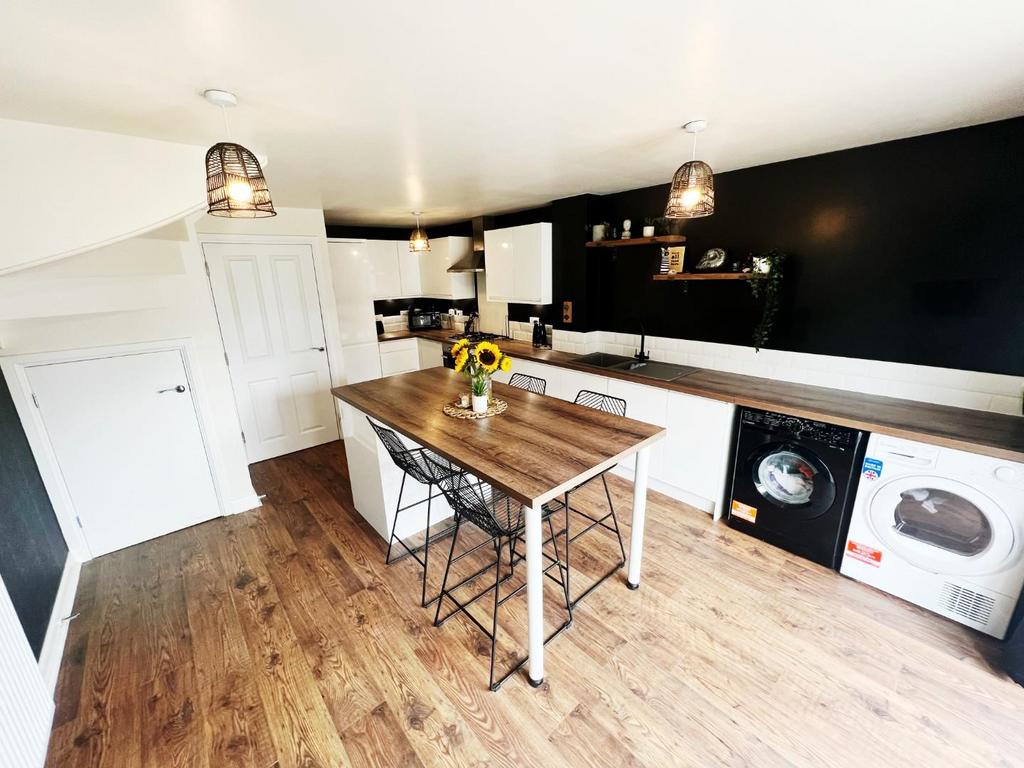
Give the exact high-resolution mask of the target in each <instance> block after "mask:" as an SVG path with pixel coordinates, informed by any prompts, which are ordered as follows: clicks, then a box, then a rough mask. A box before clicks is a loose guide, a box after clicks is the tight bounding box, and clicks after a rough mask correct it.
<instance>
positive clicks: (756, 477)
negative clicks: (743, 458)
mask: <svg viewBox="0 0 1024 768" xmlns="http://www.w3.org/2000/svg"><path fill="white" fill-rule="evenodd" d="M747 467H748V470H749V472H750V476H751V479H752V480H753V483H754V488H755V489H756V490H757V492H758V493H759V494H761V496H762V498H764V499H765V500H767V501H768V502H769V503H770V504H771V505H772V506H773V507H775V508H776V509H778V510H782V511H783V513H785V514H787V515H788V516H790V517H792V518H793V519H805V520H806V519H810V518H814V517H818V516H820V515H823V514H825V512H827V511H828V510H829V508H830V507H831V506H832V502H834V501H835V498H836V482H835V479H834V478H833V477H832V472H831V471H830V470H829V468H828V465H827V464H826V463H825V462H824V461H823V460H822V459H821V457H820V456H818V455H817V454H816V453H815V452H814V451H812V450H811V449H810V448H808V447H807V446H804V445H800V444H798V443H793V442H789V441H786V442H775V443H769V444H768V445H765V446H762V447H761V448H760V449H758V450H757V451H755V452H754V453H753V454H752V455H751V456H750V458H749V459H748V460H747Z"/></svg>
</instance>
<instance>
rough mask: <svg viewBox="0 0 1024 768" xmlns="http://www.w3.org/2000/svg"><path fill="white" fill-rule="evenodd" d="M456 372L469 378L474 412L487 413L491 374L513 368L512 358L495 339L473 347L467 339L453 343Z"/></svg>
mask: <svg viewBox="0 0 1024 768" xmlns="http://www.w3.org/2000/svg"><path fill="white" fill-rule="evenodd" d="M452 355H453V356H454V357H455V371H456V373H464V374H465V375H466V378H468V379H469V389H470V392H471V393H472V407H473V413H486V412H487V406H488V405H489V403H490V399H491V376H492V375H493V374H494V372H495V371H497V370H499V369H500V370H502V371H504V372H506V373H507V372H508V371H510V370H512V358H510V357H509V356H508V355H506V354H504V353H503V352H502V351H501V348H500V347H499V346H498V345H497V344H495V343H494V342H493V341H481V342H480V343H479V344H477V345H476V346H475V347H471V346H470V344H469V342H468V341H467V340H466V339H460V340H459V341H457V342H455V344H453V345H452Z"/></svg>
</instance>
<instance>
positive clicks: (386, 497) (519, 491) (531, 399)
mask: <svg viewBox="0 0 1024 768" xmlns="http://www.w3.org/2000/svg"><path fill="white" fill-rule="evenodd" d="M465 390H466V383H465V379H464V378H463V377H462V376H460V375H458V374H456V373H454V372H453V371H449V370H447V369H444V368H430V369H427V370H422V371H417V372H414V373H407V374H402V375H399V376H391V377H388V378H385V379H380V380H377V381H368V382H363V383H360V384H352V385H349V386H343V387H335V388H334V389H333V390H331V391H332V392H333V394H334V396H335V397H337V398H338V399H339V400H341V401H342V402H343V403H344V404H345V410H346V414H345V418H347V419H348V420H349V423H350V424H351V425H352V427H353V437H352V438H351V439H346V441H345V452H346V456H347V457H348V461H349V467H350V477H351V481H352V497H353V500H354V502H355V506H356V509H357V510H358V511H359V513H360V514H362V515H363V516H364V517H366V518H367V519H368V520H369V521H370V523H371V524H372V525H373V526H374V528H375V529H376V530H377V532H378V533H380V534H381V535H382V536H385V537H386V536H387V535H388V510H389V509H391V508H393V506H394V501H393V499H394V498H397V495H392V494H391V493H390V492H389V489H392V488H394V487H395V486H396V485H397V482H398V477H400V475H401V471H400V470H398V468H397V467H395V466H394V465H393V464H392V463H391V460H390V458H389V456H388V454H387V453H386V452H385V451H384V450H383V449H382V448H381V447H380V446H379V445H377V441H376V437H375V436H374V434H373V432H372V430H371V429H370V428H369V426H368V425H367V420H366V418H365V417H369V418H372V419H374V420H376V421H379V422H381V423H382V424H385V425H386V426H388V427H391V428H392V429H394V430H395V431H396V432H398V433H400V434H401V435H403V436H404V437H405V438H406V439H407V440H408V441H410V442H411V443H413V444H415V445H417V446H422V447H425V448H429V449H430V450H432V451H434V452H436V453H438V454H440V455H441V456H444V457H445V458H447V459H449V460H450V461H452V462H453V463H455V464H456V465H457V466H459V467H461V468H463V469H464V470H466V471H467V472H469V473H471V474H472V475H474V476H475V477H477V478H478V479H480V480H483V481H484V482H486V483H488V484H490V485H491V486H493V487H495V488H498V489H499V490H501V491H503V492H504V493H506V494H508V495H509V496H510V497H511V498H512V499H514V500H515V501H518V502H519V503H520V504H522V505H523V508H524V515H525V520H526V563H527V565H526V569H527V606H528V607H527V613H528V625H529V631H528V635H529V657H530V661H529V677H530V682H531V683H532V684H534V685H539V684H540V682H541V681H542V679H543V677H544V637H543V635H544V632H543V615H544V612H543V590H542V579H543V575H542V568H543V566H542V563H541V561H542V557H543V554H542V551H541V542H542V537H541V506H542V505H543V504H544V503H546V502H548V501H551V500H553V499H557V498H559V497H560V496H562V495H563V494H564V493H566V492H567V491H569V490H570V489H572V488H574V487H576V486H577V485H579V484H580V483H582V482H585V481H586V480H588V479H590V478H592V477H596V476H597V475H598V474H600V473H601V472H604V471H605V470H608V469H610V468H611V467H614V466H615V465H616V464H618V463H619V462H621V461H623V460H624V459H626V458H628V457H630V456H633V455H634V454H635V455H636V462H635V471H634V486H633V516H632V520H633V523H632V527H631V531H630V545H629V562H628V583H629V586H630V587H631V588H633V589H635V588H636V587H638V586H639V584H640V566H641V556H642V553H643V531H644V512H645V508H646V501H647V474H648V463H649V454H650V448H651V446H652V445H653V444H654V443H655V442H657V441H658V440H661V439H662V438H663V437H664V436H665V429H664V428H662V427H658V426H655V425H652V424H646V423H644V422H640V421H635V420H633V419H627V418H624V417H621V416H615V415H613V414H609V413H603V412H601V411H595V410H593V409H590V408H585V407H583V406H579V405H575V404H573V403H567V402H564V401H561V400H558V399H556V398H552V397H545V396H543V395H535V394H532V393H529V392H525V391H523V390H519V389H514V388H512V387H508V386H505V385H503V384H499V383H496V384H495V385H494V394H495V396H496V397H498V398H501V399H502V400H505V401H506V402H507V403H508V410H507V411H506V412H505V413H503V414H499V415H497V416H494V417H491V418H488V419H479V420H460V419H453V418H450V417H448V416H446V415H445V414H444V413H443V412H442V407H443V406H444V405H445V404H446V403H449V402H453V401H455V400H456V399H457V398H458V395H459V394H460V393H462V392H464V391H465ZM424 492H425V491H424ZM448 514H449V515H450V514H451V512H450V510H448ZM411 532H413V531H408V530H406V531H400V532H399V533H401V534H403V535H408V534H409V533H411Z"/></svg>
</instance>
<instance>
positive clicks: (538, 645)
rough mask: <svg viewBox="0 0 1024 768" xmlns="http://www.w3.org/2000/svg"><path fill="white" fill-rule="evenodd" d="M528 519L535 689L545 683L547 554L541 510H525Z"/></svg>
mask: <svg viewBox="0 0 1024 768" xmlns="http://www.w3.org/2000/svg"><path fill="white" fill-rule="evenodd" d="M523 514H524V516H525V517H526V612H527V627H528V630H529V646H530V647H529V650H530V662H529V676H530V685H532V686H533V687H534V688H536V687H537V686H539V685H540V684H541V683H543V682H544V573H543V568H544V566H543V561H544V553H543V551H542V550H541V535H540V527H541V521H540V508H539V507H537V508H532V507H524V508H523Z"/></svg>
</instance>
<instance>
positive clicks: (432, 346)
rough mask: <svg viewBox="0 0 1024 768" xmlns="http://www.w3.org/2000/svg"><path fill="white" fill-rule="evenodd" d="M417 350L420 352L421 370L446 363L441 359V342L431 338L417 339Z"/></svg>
mask: <svg viewBox="0 0 1024 768" xmlns="http://www.w3.org/2000/svg"><path fill="white" fill-rule="evenodd" d="M416 350H417V352H418V354H419V370H421V371H422V370H424V369H425V368H439V367H440V366H441V365H443V364H444V361H443V360H442V359H441V342H439V341H431V340H430V339H416Z"/></svg>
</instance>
